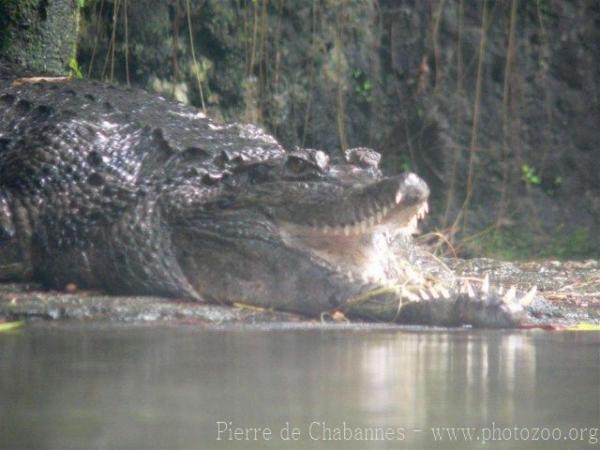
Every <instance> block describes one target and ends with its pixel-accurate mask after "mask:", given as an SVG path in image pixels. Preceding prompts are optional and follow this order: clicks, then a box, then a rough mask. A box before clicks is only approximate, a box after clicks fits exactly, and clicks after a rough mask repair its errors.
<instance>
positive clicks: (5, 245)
mask: <svg viewBox="0 0 600 450" xmlns="http://www.w3.org/2000/svg"><path fill="white" fill-rule="evenodd" d="M28 211H30V209H29V208H26V207H25V205H24V203H23V202H22V201H20V200H19V199H17V198H16V197H15V196H14V195H12V194H11V193H10V192H6V191H0V281H7V280H24V279H28V278H30V277H31V273H32V259H31V245H30V243H31V235H32V220H31V215H30V213H29V212H28Z"/></svg>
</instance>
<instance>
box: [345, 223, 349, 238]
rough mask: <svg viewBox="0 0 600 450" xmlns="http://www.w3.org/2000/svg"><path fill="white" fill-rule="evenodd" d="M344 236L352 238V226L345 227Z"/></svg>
mask: <svg viewBox="0 0 600 450" xmlns="http://www.w3.org/2000/svg"><path fill="white" fill-rule="evenodd" d="M344 236H350V225H344Z"/></svg>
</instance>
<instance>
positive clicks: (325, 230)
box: [321, 225, 331, 234]
mask: <svg viewBox="0 0 600 450" xmlns="http://www.w3.org/2000/svg"><path fill="white" fill-rule="evenodd" d="M321 231H322V232H323V233H324V234H328V233H329V232H330V231H331V227H330V226H329V225H325V226H324V227H323V228H321Z"/></svg>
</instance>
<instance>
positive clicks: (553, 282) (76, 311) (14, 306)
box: [0, 258, 600, 326]
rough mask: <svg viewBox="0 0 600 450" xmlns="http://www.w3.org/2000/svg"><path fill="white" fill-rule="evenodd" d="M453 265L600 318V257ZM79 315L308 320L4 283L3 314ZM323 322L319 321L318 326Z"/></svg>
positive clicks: (581, 317)
mask: <svg viewBox="0 0 600 450" xmlns="http://www.w3.org/2000/svg"><path fill="white" fill-rule="evenodd" d="M447 263H448V265H449V266H450V267H451V268H452V269H453V270H454V271H455V272H457V273H459V274H462V276H464V277H466V278H467V279H469V278H472V279H482V278H483V276H484V275H485V274H488V275H489V276H490V279H491V282H492V283H493V284H496V285H502V286H504V287H505V288H508V287H510V286H513V285H515V286H517V287H518V288H519V289H520V290H522V291H523V292H526V291H528V290H529V289H530V288H531V287H532V286H533V285H537V286H538V289H539V292H540V295H541V296H543V297H544V298H546V299H547V300H549V301H550V302H551V304H552V305H554V306H556V307H557V308H558V316H557V317H555V313H554V310H553V311H552V312H551V314H549V318H543V322H548V323H550V322H551V323H561V324H573V323H578V322H582V321H583V322H591V323H600V263H599V262H598V261H595V260H588V261H564V262H559V261H551V260H546V261H537V262H524V263H512V262H501V261H494V260H490V259H483V258H479V259H472V260H449V261H447ZM1 318H6V319H30V318H43V319H51V320H56V319H79V320H112V321H118V322H156V321H161V322H165V321H166V322H171V323H175V322H176V323H182V322H183V323H198V324H207V325H210V324H217V325H219V324H226V323H265V322H266V323H279V322H291V323H296V322H299V321H307V320H311V319H306V318H303V317H300V316H297V315H294V314H286V313H281V312H276V311H269V310H263V309H258V308H251V307H240V306H238V307H226V306H219V305H204V304H198V303H190V302H181V301H173V300H170V299H164V298H154V297H114V296H107V295H104V294H102V293H98V292H89V291H80V292H74V293H70V294H69V293H66V292H48V291H45V290H43V289H42V288H41V287H40V286H39V285H35V284H27V283H25V284H23V283H21V284H0V319H1ZM316 325H318V322H317V323H316V324H315V326H316Z"/></svg>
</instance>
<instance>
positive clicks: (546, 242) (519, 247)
mask: <svg viewBox="0 0 600 450" xmlns="http://www.w3.org/2000/svg"><path fill="white" fill-rule="evenodd" d="M467 241H468V242H467V243H466V244H465V248H466V249H467V250H468V251H469V253H472V254H478V255H482V256H487V257H495V258H500V259H504V260H508V261H512V260H526V259H532V258H557V259H581V258H598V257H600V238H599V237H598V236H596V235H594V234H592V233H591V232H590V230H589V229H587V228H575V229H573V230H566V229H565V228H564V227H558V228H557V229H556V230H554V231H553V232H552V233H549V234H540V233H535V232H534V231H532V230H531V229H528V228H520V227H511V228H505V229H496V230H494V231H491V232H490V233H486V234H480V235H478V236H477V237H474V238H472V239H470V240H468V239H467Z"/></svg>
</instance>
